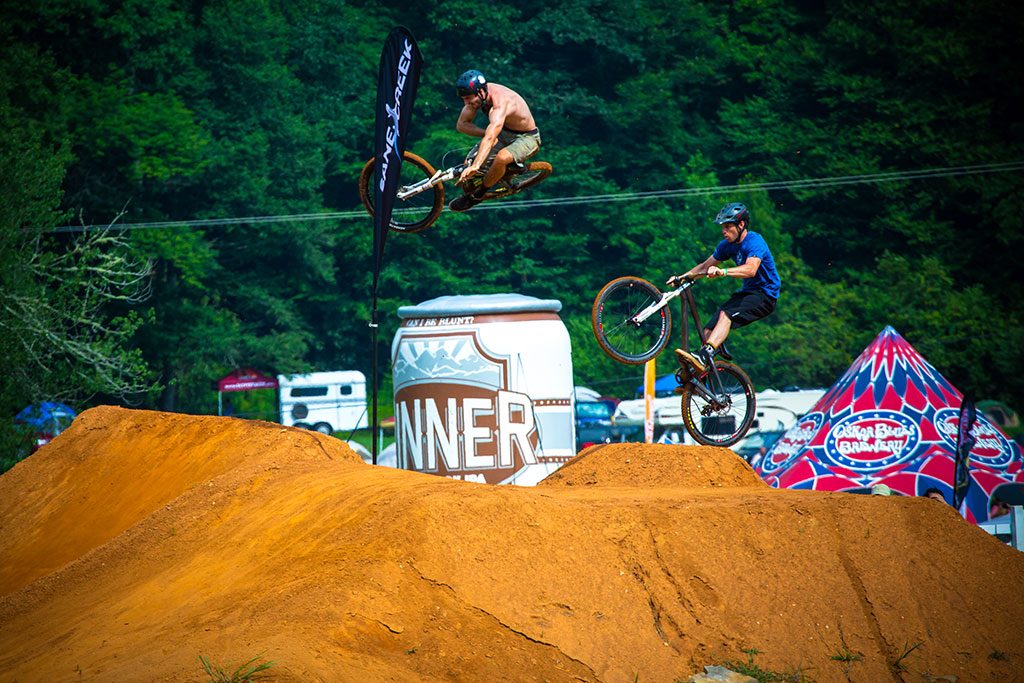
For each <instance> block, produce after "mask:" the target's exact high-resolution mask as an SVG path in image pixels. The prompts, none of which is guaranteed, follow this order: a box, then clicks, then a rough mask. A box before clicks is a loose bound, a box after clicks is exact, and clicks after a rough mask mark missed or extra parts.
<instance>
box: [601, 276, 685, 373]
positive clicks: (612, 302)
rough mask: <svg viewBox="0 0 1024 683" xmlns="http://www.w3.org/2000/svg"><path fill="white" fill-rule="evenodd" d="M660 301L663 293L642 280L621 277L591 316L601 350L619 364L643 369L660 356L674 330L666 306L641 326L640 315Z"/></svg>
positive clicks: (611, 284) (605, 292) (604, 293)
mask: <svg viewBox="0 0 1024 683" xmlns="http://www.w3.org/2000/svg"><path fill="white" fill-rule="evenodd" d="M660 299H661V292H660V291H659V290H658V288H657V287H655V286H654V285H652V284H651V283H650V282H648V281H647V280H644V279H643V278H639V277H620V278H618V279H616V280H612V281H611V282H609V283H608V284H606V285H605V286H604V288H603V289H602V290H601V291H600V292H598V294H597V297H596V298H595V299H594V307H593V309H592V310H591V313H590V322H591V324H592V325H593V328H594V336H595V337H596V338H597V343H598V344H599V345H600V346H601V349H602V350H603V351H604V352H605V353H606V354H608V355H609V356H611V357H612V358H614V359H615V360H617V361H619V362H620V363H627V364H629V365H640V364H642V363H646V362H647V361H649V360H650V359H652V358H654V357H655V356H657V355H658V354H659V353H661V351H662V349H664V348H665V345H666V344H668V338H669V333H670V332H671V330H672V314H671V312H670V311H669V308H668V306H665V307H664V308H662V309H661V310H659V311H656V312H655V313H654V315H652V316H650V317H649V318H647V319H646V320H644V321H643V322H642V323H636V322H632V319H633V317H634V316H636V314H637V313H639V312H640V311H642V310H644V309H645V308H647V307H648V306H650V305H651V304H653V303H655V302H657V301H659V300H660Z"/></svg>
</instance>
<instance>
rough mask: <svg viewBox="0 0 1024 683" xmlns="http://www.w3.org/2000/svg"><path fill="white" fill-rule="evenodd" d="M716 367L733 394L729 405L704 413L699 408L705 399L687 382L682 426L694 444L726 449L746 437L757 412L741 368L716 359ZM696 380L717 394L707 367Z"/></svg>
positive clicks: (749, 384)
mask: <svg viewBox="0 0 1024 683" xmlns="http://www.w3.org/2000/svg"><path fill="white" fill-rule="evenodd" d="M715 367H716V368H718V374H719V376H720V377H721V378H722V384H723V385H724V388H725V391H726V393H728V394H730V395H731V396H732V397H733V403H732V405H731V406H730V408H729V409H728V410H727V411H725V412H713V413H712V414H710V415H707V416H705V415H703V414H702V413H701V408H704V407H705V406H707V405H708V402H707V401H706V400H705V399H704V397H703V396H700V395H699V394H698V393H697V392H696V391H695V387H694V385H693V383H692V382H686V383H684V384H683V393H682V396H681V399H682V410H683V425H684V426H685V427H686V431H688V432H689V433H690V436H692V437H693V438H694V440H695V441H696V442H697V443H699V444H703V445H705V446H722V447H726V448H728V447H729V446H732V445H733V444H735V443H736V442H738V441H739V440H740V439H742V438H743V437H744V436H746V434H747V431H748V430H749V429H750V425H751V424H753V422H754V417H755V416H756V415H757V397H756V395H755V394H754V385H753V383H751V381H750V377H748V376H747V373H746V372H744V371H743V369H742V368H741V367H739V366H738V365H735V364H733V363H727V362H725V361H722V360H719V361H715ZM695 379H696V381H697V382H700V383H701V384H702V385H704V387H706V388H707V390H708V391H711V393H712V394H714V393H717V392H716V391H714V389H715V386H714V385H715V384H716V382H715V378H714V374H712V373H711V371H710V370H708V371H705V372H703V373H700V374H699V375H697V377H696V378H695Z"/></svg>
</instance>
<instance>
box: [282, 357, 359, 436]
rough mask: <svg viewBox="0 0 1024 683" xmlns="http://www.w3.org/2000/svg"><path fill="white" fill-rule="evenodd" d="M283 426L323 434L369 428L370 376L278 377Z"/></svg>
mask: <svg viewBox="0 0 1024 683" xmlns="http://www.w3.org/2000/svg"><path fill="white" fill-rule="evenodd" d="M277 382H278V387H279V392H280V393H279V395H280V410H281V424H283V425H285V426H286V427H302V428H304V429H315V430H316V431H318V432H321V433H323V434H332V433H334V432H339V431H345V430H352V429H366V428H367V427H369V420H368V419H367V407H366V376H365V375H364V374H363V373H361V372H359V371H358V370H340V371H337V372H311V373H309V374H305V375H278V376H277Z"/></svg>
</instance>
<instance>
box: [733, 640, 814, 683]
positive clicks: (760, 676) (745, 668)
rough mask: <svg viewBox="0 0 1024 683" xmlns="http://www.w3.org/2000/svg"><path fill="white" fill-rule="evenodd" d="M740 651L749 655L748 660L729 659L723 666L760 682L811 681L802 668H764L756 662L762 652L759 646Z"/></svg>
mask: <svg viewBox="0 0 1024 683" xmlns="http://www.w3.org/2000/svg"><path fill="white" fill-rule="evenodd" d="M740 652H743V653H744V654H745V655H747V661H746V662H733V661H727V662H725V664H723V666H725V667H726V668H727V669H730V670H732V671H735V672H736V673H739V674H743V675H745V676H750V677H752V678H755V679H757V681H758V683H808V681H809V679H808V678H807V674H805V673H804V671H803V670H802V669H794V670H793V671H786V672H782V671H772V670H770V669H762V668H761V667H760V665H758V664H756V663H755V662H754V657H756V656H757V655H759V654H761V651H760V650H758V649H757V648H753V647H751V648H746V649H744V650H740Z"/></svg>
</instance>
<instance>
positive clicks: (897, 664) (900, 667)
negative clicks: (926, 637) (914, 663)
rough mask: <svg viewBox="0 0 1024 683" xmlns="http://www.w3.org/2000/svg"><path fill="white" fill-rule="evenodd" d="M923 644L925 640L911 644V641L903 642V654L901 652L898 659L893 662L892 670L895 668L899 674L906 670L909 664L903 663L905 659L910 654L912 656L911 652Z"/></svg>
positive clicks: (895, 671) (894, 670)
mask: <svg viewBox="0 0 1024 683" xmlns="http://www.w3.org/2000/svg"><path fill="white" fill-rule="evenodd" d="M922 645H924V642H923V641H920V642H917V643H914V644H913V645H911V644H910V643H903V654H901V655H900V656H899V657H897V658H896V661H894V662H893V663H892V670H893V672H894V673H897V674H901V673H903V672H904V671H906V670H907V665H906V664H904V663H903V660H904V659H906V658H907V657H908V656H910V653H911V652H913V651H914V650H916V649H917V648H919V647H921V646H922Z"/></svg>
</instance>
